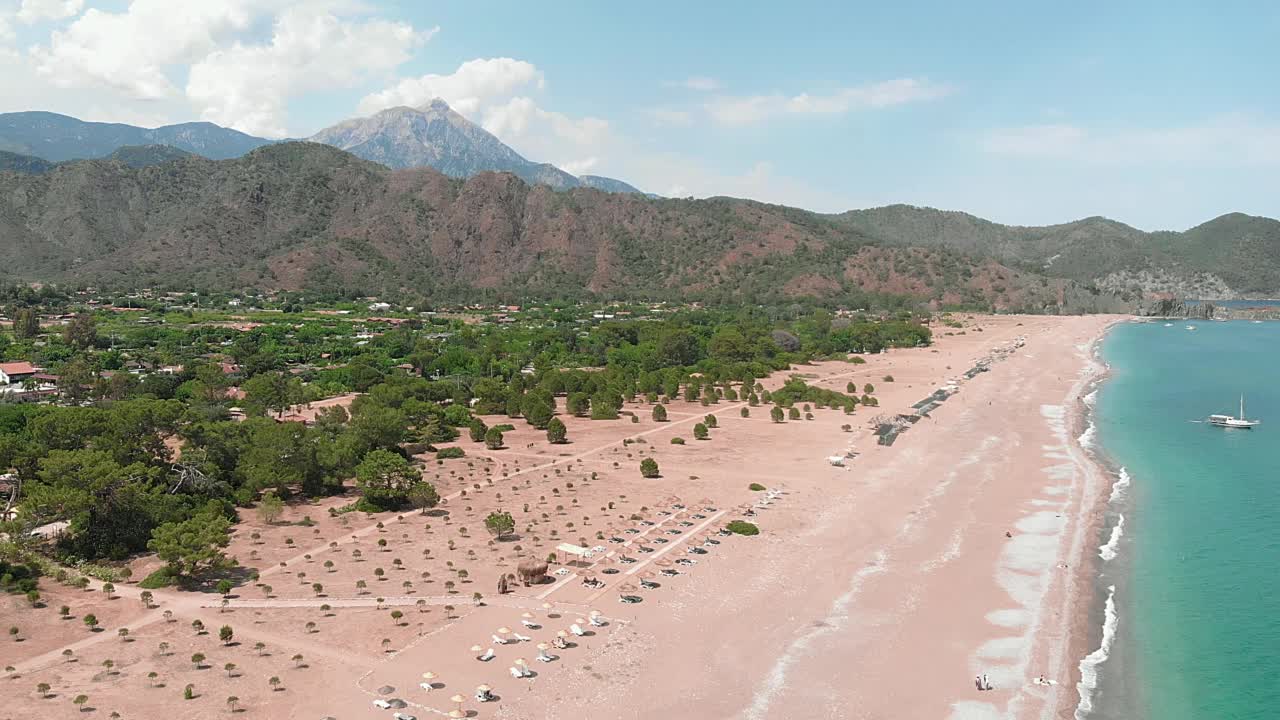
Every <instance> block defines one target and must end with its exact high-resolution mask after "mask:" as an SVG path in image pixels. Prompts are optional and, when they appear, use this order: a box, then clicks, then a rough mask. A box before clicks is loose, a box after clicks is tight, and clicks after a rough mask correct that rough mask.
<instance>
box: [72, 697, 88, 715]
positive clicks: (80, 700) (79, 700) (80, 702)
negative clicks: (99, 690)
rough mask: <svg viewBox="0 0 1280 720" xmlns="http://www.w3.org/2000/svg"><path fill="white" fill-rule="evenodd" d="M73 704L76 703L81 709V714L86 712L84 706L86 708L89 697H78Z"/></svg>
mask: <svg viewBox="0 0 1280 720" xmlns="http://www.w3.org/2000/svg"><path fill="white" fill-rule="evenodd" d="M71 702H72V703H74V704H75V706H76V707H77V708H79V710H80V712H84V706H85V703H87V702H89V696H88V695H77V696H76V697H75V699H74V700H72V701H71Z"/></svg>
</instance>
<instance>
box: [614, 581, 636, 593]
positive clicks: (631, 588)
mask: <svg viewBox="0 0 1280 720" xmlns="http://www.w3.org/2000/svg"><path fill="white" fill-rule="evenodd" d="M639 589H640V588H638V587H636V586H635V585H633V584H631V583H622V584H621V585H619V586H618V592H620V593H633V592H635V591H637V590H639Z"/></svg>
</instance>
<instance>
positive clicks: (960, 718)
mask: <svg viewBox="0 0 1280 720" xmlns="http://www.w3.org/2000/svg"><path fill="white" fill-rule="evenodd" d="M1002 717H1003V715H1001V714H1000V710H999V708H997V707H996V706H995V705H994V704H993V703H985V702H978V701H977V700H961V701H960V702H956V703H952V704H951V720H1001V718H1002Z"/></svg>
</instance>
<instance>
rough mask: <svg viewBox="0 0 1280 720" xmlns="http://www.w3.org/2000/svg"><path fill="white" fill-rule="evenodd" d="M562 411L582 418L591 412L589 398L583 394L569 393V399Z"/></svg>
mask: <svg viewBox="0 0 1280 720" xmlns="http://www.w3.org/2000/svg"><path fill="white" fill-rule="evenodd" d="M564 409H565V411H566V412H568V413H569V414H571V415H577V416H578V417H583V416H585V415H586V414H587V413H588V412H590V411H591V398H590V396H589V395H587V394H586V393H584V392H573V393H569V397H568V398H567V399H566V400H565V402H564Z"/></svg>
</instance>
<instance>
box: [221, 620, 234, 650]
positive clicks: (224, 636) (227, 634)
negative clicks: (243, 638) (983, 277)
mask: <svg viewBox="0 0 1280 720" xmlns="http://www.w3.org/2000/svg"><path fill="white" fill-rule="evenodd" d="M235 634H236V633H235V631H234V630H232V629H231V626H230V625H223V626H222V627H220V628H218V639H219V640H221V641H222V644H223V645H230V644H231V639H232V638H233V637H235Z"/></svg>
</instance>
